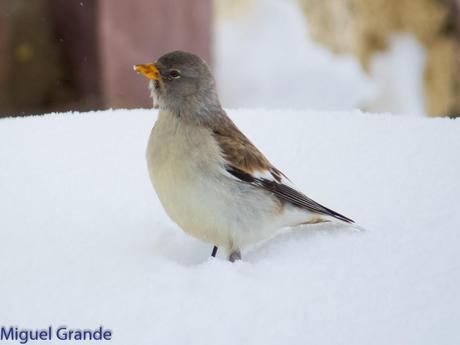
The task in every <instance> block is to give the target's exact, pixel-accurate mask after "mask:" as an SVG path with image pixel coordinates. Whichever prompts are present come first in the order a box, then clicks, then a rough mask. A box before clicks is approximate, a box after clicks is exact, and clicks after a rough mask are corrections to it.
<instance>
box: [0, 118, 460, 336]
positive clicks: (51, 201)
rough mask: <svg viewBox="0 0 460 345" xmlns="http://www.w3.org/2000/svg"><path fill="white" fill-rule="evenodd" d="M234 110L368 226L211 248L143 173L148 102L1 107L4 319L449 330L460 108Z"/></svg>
mask: <svg viewBox="0 0 460 345" xmlns="http://www.w3.org/2000/svg"><path fill="white" fill-rule="evenodd" d="M229 114H230V115H231V117H232V118H234V120H235V121H236V123H237V124H238V125H239V126H240V127H241V128H242V129H243V131H245V132H246V133H247V134H248V136H249V137H250V138H251V139H252V140H253V141H254V143H255V144H256V145H258V146H259V147H260V148H261V149H262V151H264V152H265V153H266V154H267V156H268V157H269V158H270V159H271V160H272V162H273V163H274V164H275V165H277V166H278V167H279V168H281V169H282V170H283V171H284V172H285V173H286V174H287V175H288V176H289V177H290V178H291V179H292V180H293V181H294V182H295V183H296V184H297V185H298V186H299V187H300V188H301V189H302V190H303V191H305V192H306V193H307V194H308V195H309V196H311V197H312V198H314V199H316V200H317V201H319V202H322V203H324V204H326V205H327V206H329V207H331V208H333V209H335V210H337V211H339V212H343V213H344V214H345V215H347V216H349V217H352V218H353V219H355V220H356V221H357V222H358V223H359V224H361V225H362V226H364V227H366V228H368V229H369V231H367V232H363V233H360V232H350V231H346V230H345V229H344V228H342V227H334V226H331V225H316V226H312V227H310V228H307V229H305V228H304V229H298V230H293V231H285V232H283V233H282V234H281V235H280V236H278V237H276V238H275V239H272V240H270V241H268V242H266V243H264V244H261V245H260V246H258V247H256V248H253V249H251V250H249V251H246V252H244V253H243V258H244V261H242V262H238V263H236V264H230V263H229V262H227V261H225V260H223V259H222V258H217V259H210V258H209V257H208V256H209V254H210V251H211V246H209V245H206V244H202V243H200V242H198V241H197V240H195V239H193V238H190V237H188V236H187V235H185V234H184V233H183V232H182V231H181V230H180V229H179V228H178V227H177V226H176V225H175V224H173V223H172V222H171V221H170V220H169V219H168V218H167V216H166V215H165V213H164V211H163V210H162V208H161V206H160V204H159V201H158V200H157V198H156V196H155V194H154V192H153V188H152V187H151V185H150V182H149V179H148V176H147V169H146V163H145V160H144V152H145V145H146V142H147V137H148V134H149V131H150V129H151V127H152V125H153V122H154V120H155V117H156V112H155V111H152V110H131V111H128V110H117V111H105V112H97V113H84V114H77V113H67V114H53V115H47V116H42V117H27V118H17V119H3V120H0V164H1V168H0V210H1V216H0V324H1V325H13V326H14V325H16V326H19V327H25V328H36V327H40V328H41V327H47V326H48V325H53V326H55V327H58V326H61V325H67V326H68V327H72V328H96V327H98V326H99V325H103V326H104V327H106V328H110V329H112V331H113V334H114V335H113V340H112V341H111V343H112V344H122V345H126V344H140V345H142V344H232V345H233V344H459V343H460V330H459V325H460V293H459V291H460V263H459V252H460V232H459V230H460V213H459V212H458V205H459V198H460V183H459V176H460V156H459V155H458V148H459V147H460V122H458V121H456V120H449V119H426V118H417V117H394V116H383V115H371V114H363V113H360V112H343V113H331V112H318V111H287V110H286V111H265V110H238V111H236V110H231V111H229ZM261 117H263V119H264V120H263V121H258V120H259V119H260V118H261ZM47 343H49V344H54V343H56V342H47Z"/></svg>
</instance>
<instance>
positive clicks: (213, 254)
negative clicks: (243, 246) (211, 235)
mask: <svg viewBox="0 0 460 345" xmlns="http://www.w3.org/2000/svg"><path fill="white" fill-rule="evenodd" d="M217 249H218V248H217V246H214V248H212V253H211V256H212V257H213V258H215V257H216V254H217Z"/></svg>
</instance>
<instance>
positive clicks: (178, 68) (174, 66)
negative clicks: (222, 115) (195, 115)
mask: <svg viewBox="0 0 460 345" xmlns="http://www.w3.org/2000/svg"><path fill="white" fill-rule="evenodd" d="M134 70H135V71H136V72H138V73H140V74H142V75H144V76H146V77H147V78H148V79H150V89H151V90H152V96H153V98H154V104H155V103H157V105H158V106H159V107H160V108H162V109H168V110H170V111H179V112H184V111H187V112H193V111H203V109H204V110H206V109H211V108H212V107H218V108H220V103H219V100H218V97H217V92H216V86H215V81H214V78H213V76H212V74H211V71H210V70H209V67H208V65H207V64H206V62H205V61H204V60H202V59H201V58H199V57H198V56H196V55H194V54H191V53H186V52H182V51H174V52H172V53H168V54H165V55H163V56H162V57H160V58H159V59H158V60H157V61H156V62H155V63H148V64H142V65H134Z"/></svg>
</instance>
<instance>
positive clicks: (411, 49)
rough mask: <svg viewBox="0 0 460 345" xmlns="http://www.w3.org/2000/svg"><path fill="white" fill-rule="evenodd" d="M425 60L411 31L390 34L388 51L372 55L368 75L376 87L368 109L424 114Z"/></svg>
mask: <svg viewBox="0 0 460 345" xmlns="http://www.w3.org/2000/svg"><path fill="white" fill-rule="evenodd" d="M425 62H426V52H425V49H424V48H423V46H422V45H421V44H420V43H419V42H418V41H417V40H416V39H415V38H414V37H413V36H412V35H408V34H400V35H396V36H394V37H393V38H392V39H391V40H390V47H389V49H388V51H387V52H383V53H379V54H376V55H375V56H374V57H373V58H372V61H371V68H370V69H371V75H372V78H373V80H375V81H377V83H378V85H379V86H380V90H379V93H378V94H379V96H378V97H376V98H375V99H374V100H373V101H372V102H370V106H368V109H370V110H376V111H378V110H380V109H385V110H386V111H388V112H392V113H400V114H409V115H419V116H420V115H424V114H426V109H425V108H426V107H425V90H424V78H425Z"/></svg>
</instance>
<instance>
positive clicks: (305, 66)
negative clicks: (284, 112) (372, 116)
mask: <svg viewBox="0 0 460 345" xmlns="http://www.w3.org/2000/svg"><path fill="white" fill-rule="evenodd" d="M217 4H218V5H219V6H218V8H221V10H220V11H217V18H216V20H215V24H214V43H215V45H214V61H215V72H216V78H217V81H218V86H219V87H220V94H221V96H222V99H223V101H224V103H225V104H227V105H228V106H230V107H235V108H237V107H252V108H253V107H264V108H267V107H269V108H291V109H292V108H295V109H303V108H309V109H310V108H313V109H322V110H353V109H357V108H360V109H368V110H371V111H374V112H392V113H397V114H407V115H418V116H424V115H426V107H425V96H424V78H425V76H424V75H425V60H426V52H425V49H424V47H423V46H422V45H421V44H420V43H419V42H418V41H417V39H416V38H415V37H414V36H413V35H411V34H408V33H401V34H395V35H394V37H392V39H391V40H390V42H389V48H388V50H387V51H385V52H381V53H377V54H375V55H374V56H373V57H372V59H371V64H370V71H369V73H367V72H366V71H365V70H364V69H363V68H362V66H361V65H360V63H359V61H358V59H357V58H356V57H355V56H352V55H347V54H336V53H333V52H332V51H331V50H330V48H329V47H326V46H324V45H321V44H320V43H318V42H315V41H314V40H313V39H312V38H311V37H310V36H309V32H308V22H307V19H306V17H305V16H304V14H303V13H302V10H301V8H300V6H299V3H298V1H297V0H252V1H251V2H249V3H248V2H231V1H226V0H217ZM344 15H345V16H348V15H349V14H348V13H344ZM286 90H289V92H286Z"/></svg>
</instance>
